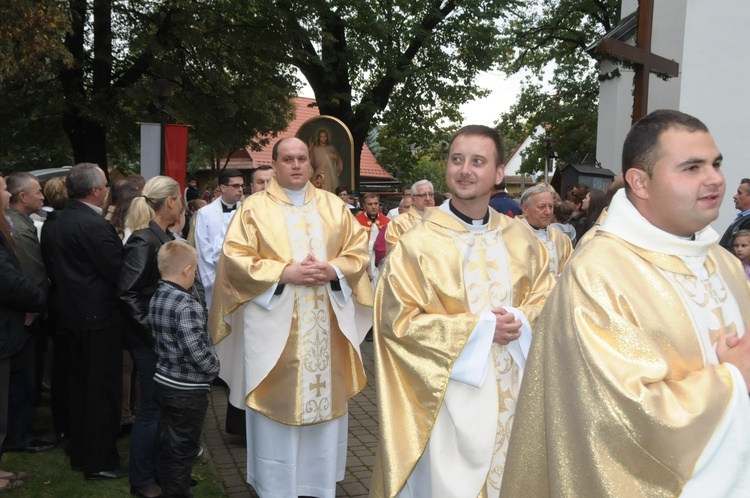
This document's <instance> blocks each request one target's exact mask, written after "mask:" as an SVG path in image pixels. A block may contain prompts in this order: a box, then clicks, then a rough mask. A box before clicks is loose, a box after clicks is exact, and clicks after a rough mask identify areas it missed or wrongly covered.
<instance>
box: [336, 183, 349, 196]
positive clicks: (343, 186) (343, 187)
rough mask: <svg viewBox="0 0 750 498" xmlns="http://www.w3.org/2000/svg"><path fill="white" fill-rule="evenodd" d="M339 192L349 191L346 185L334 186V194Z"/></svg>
mask: <svg viewBox="0 0 750 498" xmlns="http://www.w3.org/2000/svg"><path fill="white" fill-rule="evenodd" d="M341 192H346V193H347V194H348V193H349V189H348V188H347V187H346V185H339V186H338V187H336V190H335V193H336V195H339V194H340V193H341Z"/></svg>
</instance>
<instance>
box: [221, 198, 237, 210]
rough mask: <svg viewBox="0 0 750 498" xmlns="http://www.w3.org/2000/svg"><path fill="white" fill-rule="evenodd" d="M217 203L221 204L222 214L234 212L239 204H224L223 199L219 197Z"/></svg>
mask: <svg viewBox="0 0 750 498" xmlns="http://www.w3.org/2000/svg"><path fill="white" fill-rule="evenodd" d="M219 202H221V209H222V212H224V213H229V212H231V211H234V210H235V209H237V205H238V204H239V201H237V202H235V203H234V204H228V203H226V202H224V199H222V198H221V197H219Z"/></svg>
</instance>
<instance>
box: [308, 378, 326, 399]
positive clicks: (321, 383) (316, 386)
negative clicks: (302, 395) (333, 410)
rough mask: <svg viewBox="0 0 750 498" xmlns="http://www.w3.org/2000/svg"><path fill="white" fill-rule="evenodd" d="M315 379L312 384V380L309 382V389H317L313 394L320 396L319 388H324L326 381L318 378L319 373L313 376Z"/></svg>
mask: <svg viewBox="0 0 750 498" xmlns="http://www.w3.org/2000/svg"><path fill="white" fill-rule="evenodd" d="M315 379H316V383H315V384H313V383H312V382H310V390H311V391H317V392H316V393H315V396H320V390H321V389H325V387H326V381H321V380H320V374H317V375H316V376H315Z"/></svg>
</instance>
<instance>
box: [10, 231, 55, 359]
mask: <svg viewBox="0 0 750 498" xmlns="http://www.w3.org/2000/svg"><path fill="white" fill-rule="evenodd" d="M44 301H45V299H44V292H42V291H41V290H40V289H39V288H38V287H37V286H36V285H34V283H33V282H31V280H29V279H28V278H26V277H25V276H24V275H23V272H22V271H21V264H20V263H19V262H18V260H17V259H16V256H15V255H14V254H13V249H11V247H10V243H9V242H8V240H7V239H6V238H5V235H3V233H2V232H0V358H10V357H11V356H13V355H14V354H15V353H17V352H18V351H20V350H21V348H22V347H23V345H24V344H25V342H26V327H25V326H24V319H25V318H26V313H27V312H36V311H42V310H43V309H44V304H45V302H44Z"/></svg>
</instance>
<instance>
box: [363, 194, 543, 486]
mask: <svg viewBox="0 0 750 498" xmlns="http://www.w3.org/2000/svg"><path fill="white" fill-rule="evenodd" d="M402 216H403V215H402ZM397 219H398V218H397ZM389 230H390V229H389ZM552 285H554V280H553V279H552V278H551V276H550V273H549V270H548V262H547V253H546V250H545V249H544V247H543V245H542V244H541V242H540V241H539V239H538V238H537V237H535V236H534V234H533V233H532V231H531V230H530V229H529V227H528V226H526V225H525V224H523V223H521V222H519V221H517V220H514V219H512V218H508V217H507V216H502V215H500V214H498V213H496V212H494V211H493V210H490V218H489V223H488V224H487V225H486V230H470V229H469V228H468V227H467V226H466V225H464V224H463V223H461V222H460V221H459V220H458V218H456V217H455V216H454V215H452V214H450V213H448V212H447V211H446V210H444V209H443V208H442V207H441V208H431V209H429V210H427V212H426V213H425V216H424V219H423V220H422V222H421V223H418V224H416V225H415V226H414V227H413V228H411V229H410V230H408V231H407V232H406V233H404V234H403V235H402V236H401V238H400V241H399V243H398V244H396V246H395V247H394V248H393V251H392V252H391V254H390V255H389V256H388V260H387V262H386V265H385V267H384V269H383V273H382V274H381V279H380V283H379V284H378V287H377V290H376V293H375V316H376V320H375V362H376V373H377V385H378V414H379V417H380V444H379V448H378V454H377V458H376V461H375V469H374V473H373V479H372V484H371V488H370V496H372V497H384V496H385V497H393V496H396V495H397V494H399V493H401V494H402V496H403V495H404V491H403V489H402V488H404V486H405V484H407V480H408V479H410V475H411V474H412V473H413V472H414V474H415V475H416V474H417V473H419V472H421V471H420V470H416V471H415V468H417V467H422V466H427V467H431V468H432V469H433V470H432V471H431V474H430V475H431V477H429V476H428V478H427V482H428V487H429V488H430V491H425V490H424V488H422V489H421V490H418V492H417V494H416V495H415V494H414V493H411V492H409V493H407V495H409V496H429V495H428V494H427V493H430V494H431V496H435V497H437V496H440V497H449V496H450V497H453V496H461V497H468V498H475V497H477V496H498V494H499V486H500V482H501V479H502V472H503V466H504V462H505V451H506V448H507V444H508V438H509V435H510V429H511V426H512V423H513V414H514V411H515V402H516V397H517V392H518V388H519V383H520V379H521V374H522V371H521V370H522V369H521V366H520V365H519V364H518V362H517V361H516V359H517V356H512V355H513V354H517V353H514V352H513V351H511V350H510V348H509V347H506V346H500V345H498V344H495V343H492V344H491V346H490V345H489V341H488V344H487V348H488V349H487V350H486V353H484V354H485V355H486V356H484V357H479V358H477V362H475V363H478V364H480V365H481V364H486V365H487V369H486V370H485V372H486V376H485V377H484V380H483V381H482V383H481V385H479V386H478V387H475V386H473V385H470V384H468V383H464V382H460V381H458V380H455V379H454V378H451V374H452V370H453V367H454V363H455V362H456V358H457V357H458V356H459V355H460V354H461V352H462V350H463V349H464V346H465V345H466V343H467V341H468V340H469V337H470V335H472V332H473V331H474V329H475V327H477V326H478V322H479V321H480V320H481V319H482V318H481V317H480V315H481V314H483V313H488V312H490V310H492V309H494V308H498V307H506V308H508V307H512V308H516V309H517V310H519V311H520V312H522V313H523V314H524V315H525V317H526V318H527V319H528V322H529V324H530V325H531V327H533V325H534V323H535V322H536V319H537V317H538V315H539V312H540V311H541V307H542V305H543V304H544V299H545V297H546V295H547V293H548V292H549V290H550V288H551V287H552ZM490 314H491V313H490ZM490 328H491V330H492V331H494V318H492V319H491V321H490ZM490 340H491V336H490ZM514 342H518V341H514ZM514 347H515V348H518V346H517V345H514ZM516 350H517V351H520V349H516ZM516 350H514V351H516ZM522 360H523V361H525V358H522ZM426 453H429V455H428V456H426V457H425V459H426V460H429V461H428V462H426V461H425V459H423V458H422V457H423V456H425V455H426ZM457 476H460V477H457ZM451 477H457V478H456V479H452V478H451ZM412 479H414V476H412ZM430 482H431V484H429V483H430ZM407 486H408V484H407ZM417 486H418V485H417ZM420 491H421V492H420Z"/></svg>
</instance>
